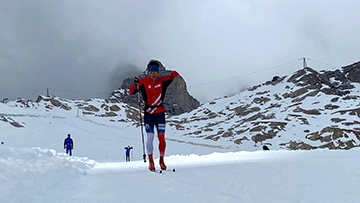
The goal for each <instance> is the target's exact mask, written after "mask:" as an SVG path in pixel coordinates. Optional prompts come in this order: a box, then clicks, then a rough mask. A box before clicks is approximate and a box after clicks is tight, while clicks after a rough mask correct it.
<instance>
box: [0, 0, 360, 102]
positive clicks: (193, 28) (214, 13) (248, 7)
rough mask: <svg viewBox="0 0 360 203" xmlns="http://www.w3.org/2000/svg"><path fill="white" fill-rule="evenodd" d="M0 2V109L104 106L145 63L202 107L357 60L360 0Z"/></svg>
mask: <svg viewBox="0 0 360 203" xmlns="http://www.w3.org/2000/svg"><path fill="white" fill-rule="evenodd" d="M0 2H1V3H0V70H1V71H0V73H1V74H0V99H1V100H2V99H3V98H6V97H7V98H9V99H10V100H14V99H16V98H18V97H23V98H25V99H32V100H35V99H36V98H37V96H38V95H39V94H46V89H47V88H50V93H51V94H54V95H57V96H61V97H66V98H93V97H100V98H106V97H107V96H108V95H109V94H110V93H111V92H112V90H114V89H117V88H118V87H119V86H120V85H121V83H122V79H123V78H122V77H124V75H125V74H128V73H129V72H130V71H131V70H130V68H129V67H133V66H136V67H138V68H139V69H141V70H144V69H145V67H146V65H147V63H148V61H149V60H150V59H159V60H160V61H161V62H162V63H163V64H164V65H165V67H166V68H167V69H169V70H177V71H178V72H179V73H180V74H181V76H182V77H183V78H184V79H185V81H186V82H187V86H188V91H189V92H190V94H191V95H193V96H194V97H195V98H197V99H199V100H200V101H201V102H205V101H209V100H211V99H213V98H215V97H220V96H225V95H228V94H233V93H236V92H239V91H240V90H241V89H243V88H245V87H248V86H252V85H256V84H258V83H261V82H265V81H266V80H269V79H271V78H272V77H273V76H274V75H280V76H281V75H289V74H292V73H293V72H294V71H296V70H298V69H301V68H302V61H301V60H298V61H296V60H297V59H300V58H302V57H308V58H310V59H313V60H314V61H308V65H309V66H310V67H312V68H314V69H316V70H322V69H331V68H332V67H331V66H326V65H323V64H321V63H317V62H322V63H326V64H329V65H332V66H335V67H341V66H345V65H349V64H352V63H354V62H357V61H360V55H359V50H360V40H359V36H360V26H359V24H358V21H359V20H360V12H359V10H358V9H359V8H360V1H358V0H344V1H338V0H291V1H289V0H197V1H195V0H172V1H167V0H154V1H148V0H131V1H128V0H102V1H100V0H48V1H45V0H32V1H24V0H22V1H20V0H12V1H8V0H0ZM291 61H294V62H292V63H289V64H287V65H284V66H279V67H277V66H278V65H280V64H285V63H287V62H291ZM315 61H317V62H315ZM275 67H276V68H275ZM266 69H268V70H266ZM230 78H233V79H230ZM217 81H220V82H217Z"/></svg>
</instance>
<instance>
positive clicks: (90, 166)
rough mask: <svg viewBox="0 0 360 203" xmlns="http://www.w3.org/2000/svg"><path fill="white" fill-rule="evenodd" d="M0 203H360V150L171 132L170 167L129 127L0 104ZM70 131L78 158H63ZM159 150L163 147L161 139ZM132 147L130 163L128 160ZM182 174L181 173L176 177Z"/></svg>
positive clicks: (63, 112)
mask: <svg viewBox="0 0 360 203" xmlns="http://www.w3.org/2000/svg"><path fill="white" fill-rule="evenodd" d="M0 114H1V115H2V116H3V117H6V118H12V119H14V120H16V121H17V122H19V123H20V124H22V125H24V127H22V128H15V127H13V126H12V125H10V124H9V123H8V122H2V121H0V141H3V142H4V144H3V145H0V191H1V192H0V202H14V203H17V202H26V203H29V202H36V203H38V202H40V203H42V202H47V203H49V202H51V203H57V202H73V203H75V202H84V203H85V202H86V203H89V202H107V203H115V202H116V203H118V202H157V203H162V202H164V203H165V202H166V203H169V202H234V203H235V202H245V203H257V202H266V203H281V202H284V203H285V202H299V203H300V202H304V203H310V202H314V203H319V202H330V203H331V202H334V203H338V202H342V203H346V202H358V201H359V199H360V193H359V192H358V191H359V188H360V171H359V168H360V149H359V148H353V149H351V150H327V149H322V150H312V151H287V150H271V151H239V149H236V148H227V147H226V145H223V146H222V145H221V144H219V145H220V146H217V145H216V142H215V144H214V142H212V143H213V144H212V145H210V144H209V141H206V140H202V139H196V140H193V141H191V140H190V139H189V138H185V137H183V136H181V135H178V134H176V132H175V131H174V129H172V128H170V127H169V128H167V129H168V130H167V131H166V136H168V137H171V139H170V138H169V139H167V150H166V157H165V162H166V164H167V166H168V170H167V171H164V172H163V173H161V174H160V173H159V169H158V167H159V166H158V164H157V163H158V152H157V147H155V153H154V156H155V163H156V164H157V165H156V167H157V171H158V172H156V173H154V172H150V171H149V170H148V163H144V161H143V160H142V154H143V149H142V142H141V131H140V128H137V127H136V125H133V123H131V122H109V118H101V117H95V116H79V117H77V114H76V109H74V108H73V109H72V110H71V111H66V110H63V109H57V110H53V111H47V110H46V109H42V107H39V108H22V107H15V106H14V105H12V104H11V103H9V104H7V105H5V104H0ZM68 133H70V134H71V135H72V138H73V139H74V151H73V154H74V156H72V157H69V156H68V155H66V154H65V153H64V150H63V141H64V139H65V138H66V135H67V134H68ZM154 144H155V145H157V141H156V139H155V143H154ZM127 145H131V146H133V147H134V150H133V151H132V161H131V162H125V161H124V147H125V146H127ZM172 169H175V172H172Z"/></svg>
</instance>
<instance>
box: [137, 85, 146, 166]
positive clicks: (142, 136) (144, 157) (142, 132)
mask: <svg viewBox="0 0 360 203" xmlns="http://www.w3.org/2000/svg"><path fill="white" fill-rule="evenodd" d="M137 90H138V101H139V110H140V127H141V138H142V139H141V140H142V145H143V153H144V154H143V159H144V162H146V154H145V144H144V129H143V124H142V111H141V102H140V91H139V86H137Z"/></svg>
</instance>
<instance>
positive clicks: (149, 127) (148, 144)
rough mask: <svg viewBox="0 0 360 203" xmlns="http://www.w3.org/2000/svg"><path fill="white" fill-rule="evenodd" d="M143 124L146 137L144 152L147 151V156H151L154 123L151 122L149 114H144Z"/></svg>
mask: <svg viewBox="0 0 360 203" xmlns="http://www.w3.org/2000/svg"><path fill="white" fill-rule="evenodd" d="M144 123H145V129H146V135H147V139H146V151H147V153H148V154H153V151H154V147H153V141H154V122H153V119H152V115H151V114H145V116H144Z"/></svg>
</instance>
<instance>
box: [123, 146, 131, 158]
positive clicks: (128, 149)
mask: <svg viewBox="0 0 360 203" xmlns="http://www.w3.org/2000/svg"><path fill="white" fill-rule="evenodd" d="M124 149H125V150H126V152H125V153H126V162H130V150H132V149H133V147H130V146H127V147H125V148H124Z"/></svg>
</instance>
